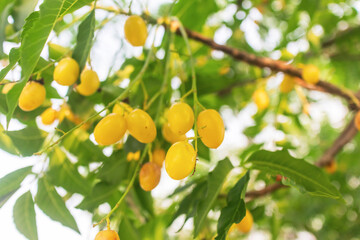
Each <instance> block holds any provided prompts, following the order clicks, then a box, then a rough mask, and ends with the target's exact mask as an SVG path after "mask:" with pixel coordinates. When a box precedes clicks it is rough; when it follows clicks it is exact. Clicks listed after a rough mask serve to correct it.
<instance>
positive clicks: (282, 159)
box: [246, 150, 341, 199]
mask: <svg viewBox="0 0 360 240" xmlns="http://www.w3.org/2000/svg"><path fill="white" fill-rule="evenodd" d="M246 163H249V164H251V168H253V169H258V170H262V171H266V172H267V173H270V174H273V175H277V174H280V175H282V176H285V177H287V178H289V179H290V180H291V181H294V182H295V184H296V186H298V187H300V188H301V189H302V188H303V189H304V190H305V191H307V192H308V193H309V194H311V195H315V196H322V197H329V198H334V199H339V198H341V195H340V193H339V191H338V190H337V189H336V188H335V187H334V186H333V185H332V184H331V183H330V181H329V179H328V178H327V176H326V175H325V174H324V172H323V171H321V170H320V169H319V168H318V167H316V166H314V165H312V164H310V163H308V162H306V161H304V160H303V159H296V158H294V157H292V156H291V155H290V154H289V153H288V151H287V150H282V151H277V152H269V151H265V150H260V151H257V152H254V153H253V154H252V155H251V156H250V158H249V159H248V160H247V161H246Z"/></svg>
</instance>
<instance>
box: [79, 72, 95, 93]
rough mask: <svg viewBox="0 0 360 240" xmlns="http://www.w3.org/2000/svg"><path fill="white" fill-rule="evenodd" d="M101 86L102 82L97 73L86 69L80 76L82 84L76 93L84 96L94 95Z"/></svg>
mask: <svg viewBox="0 0 360 240" xmlns="http://www.w3.org/2000/svg"><path fill="white" fill-rule="evenodd" d="M99 86H100V80H99V77H98V75H97V73H96V72H95V71H93V70H91V69H85V70H84V71H82V73H81V75H80V84H79V85H78V86H77V87H76V91H78V93H79V94H81V95H83V96H90V95H92V94H94V93H95V92H96V91H97V90H98V88H99Z"/></svg>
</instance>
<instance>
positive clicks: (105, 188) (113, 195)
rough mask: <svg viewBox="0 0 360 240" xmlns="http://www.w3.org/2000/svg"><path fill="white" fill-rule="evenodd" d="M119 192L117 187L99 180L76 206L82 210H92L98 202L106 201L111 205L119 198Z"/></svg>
mask: <svg viewBox="0 0 360 240" xmlns="http://www.w3.org/2000/svg"><path fill="white" fill-rule="evenodd" d="M120 196H121V194H120V192H119V191H118V190H117V187H116V186H114V185H110V184H108V183H105V182H99V183H98V184H96V185H95V186H94V187H93V190H92V192H91V194H90V195H88V196H86V197H85V198H84V199H83V200H82V202H81V203H80V204H79V205H78V206H77V207H76V208H79V209H83V210H89V211H90V212H92V211H94V209H95V208H97V207H98V206H99V205H100V204H102V203H105V202H108V203H110V205H111V206H114V205H115V203H116V202H117V201H118V200H119V198H120Z"/></svg>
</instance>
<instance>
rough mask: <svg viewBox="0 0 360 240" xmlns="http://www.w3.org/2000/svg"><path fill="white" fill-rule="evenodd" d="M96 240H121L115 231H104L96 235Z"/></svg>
mask: <svg viewBox="0 0 360 240" xmlns="http://www.w3.org/2000/svg"><path fill="white" fill-rule="evenodd" d="M95 240H120V238H119V235H118V234H117V232H115V231H113V230H104V231H100V232H98V234H96V236H95Z"/></svg>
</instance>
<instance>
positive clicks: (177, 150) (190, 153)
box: [165, 141, 196, 180]
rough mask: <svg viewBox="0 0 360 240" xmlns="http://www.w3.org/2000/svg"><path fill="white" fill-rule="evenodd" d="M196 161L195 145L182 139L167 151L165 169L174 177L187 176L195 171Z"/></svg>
mask: <svg viewBox="0 0 360 240" xmlns="http://www.w3.org/2000/svg"><path fill="white" fill-rule="evenodd" d="M195 163H196V152H195V150H194V148H193V146H192V145H191V144H190V143H188V142H186V141H181V142H177V143H174V144H173V145H172V146H171V147H170V148H169V150H168V152H167V153H166V157H165V169H166V172H167V173H168V174H169V176H170V177H171V178H172V179H175V180H180V179H184V178H186V177H187V176H188V175H189V174H190V173H192V172H193V170H194V168H195Z"/></svg>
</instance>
